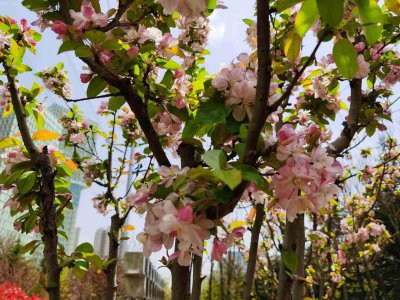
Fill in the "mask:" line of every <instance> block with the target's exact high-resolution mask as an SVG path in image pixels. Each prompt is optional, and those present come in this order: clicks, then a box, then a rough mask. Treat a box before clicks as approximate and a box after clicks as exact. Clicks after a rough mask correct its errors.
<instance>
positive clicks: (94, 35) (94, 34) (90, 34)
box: [85, 30, 106, 44]
mask: <svg viewBox="0 0 400 300" xmlns="http://www.w3.org/2000/svg"><path fill="white" fill-rule="evenodd" d="M85 38H86V39H88V40H89V41H91V42H92V43H93V44H100V43H102V42H104V40H105V39H106V34H105V33H104V32H101V31H98V30H91V31H86V32H85Z"/></svg>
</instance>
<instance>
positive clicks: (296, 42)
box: [283, 31, 302, 62]
mask: <svg viewBox="0 0 400 300" xmlns="http://www.w3.org/2000/svg"><path fill="white" fill-rule="evenodd" d="M301 41H302V40H301V37H300V35H299V34H298V33H296V32H293V31H292V32H290V33H289V34H288V37H287V38H286V40H285V45H284V47H283V52H284V53H285V55H286V57H287V59H288V60H289V61H290V62H294V61H295V60H296V58H297V57H298V56H299V53H300V48H301Z"/></svg>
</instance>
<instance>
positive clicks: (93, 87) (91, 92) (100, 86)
mask: <svg viewBox="0 0 400 300" xmlns="http://www.w3.org/2000/svg"><path fill="white" fill-rule="evenodd" d="M106 87H107V82H105V81H104V80H103V79H102V78H101V77H99V76H95V77H93V79H92V80H91V81H90V83H89V85H88V88H87V92H86V94H87V96H88V97H91V98H92V97H96V96H98V95H99V94H100V93H101V92H102V91H104V89H105V88H106Z"/></svg>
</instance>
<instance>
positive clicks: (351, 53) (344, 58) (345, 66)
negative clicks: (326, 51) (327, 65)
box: [333, 39, 358, 79]
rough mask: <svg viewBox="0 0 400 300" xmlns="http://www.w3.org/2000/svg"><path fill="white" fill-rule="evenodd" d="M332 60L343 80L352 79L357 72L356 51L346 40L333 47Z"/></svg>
mask: <svg viewBox="0 0 400 300" xmlns="http://www.w3.org/2000/svg"><path fill="white" fill-rule="evenodd" d="M333 58H334V60H335V63H336V65H337V67H338V69H339V72H340V73H341V74H342V76H343V77H344V78H347V79H352V78H353V77H354V75H355V74H356V73H357V70H358V60H357V51H356V49H355V48H354V46H353V44H352V43H350V41H349V40H348V39H341V40H339V41H337V42H336V43H335V45H334V46H333Z"/></svg>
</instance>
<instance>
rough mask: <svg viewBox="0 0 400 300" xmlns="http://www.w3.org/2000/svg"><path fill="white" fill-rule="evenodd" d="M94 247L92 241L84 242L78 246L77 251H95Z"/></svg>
mask: <svg viewBox="0 0 400 300" xmlns="http://www.w3.org/2000/svg"><path fill="white" fill-rule="evenodd" d="M93 251H94V249H93V246H92V245H91V244H90V243H83V244H80V245H79V246H78V247H76V249H75V252H83V253H93Z"/></svg>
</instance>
